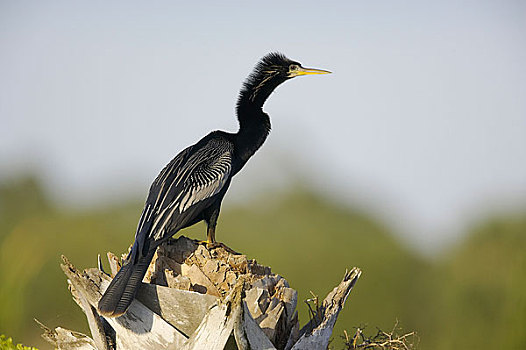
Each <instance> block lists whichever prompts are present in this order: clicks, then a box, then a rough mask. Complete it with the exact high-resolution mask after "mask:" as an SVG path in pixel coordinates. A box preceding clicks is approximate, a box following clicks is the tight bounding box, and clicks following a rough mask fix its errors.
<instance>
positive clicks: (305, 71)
mask: <svg viewBox="0 0 526 350" xmlns="http://www.w3.org/2000/svg"><path fill="white" fill-rule="evenodd" d="M329 73H332V72H329V71H328V70H323V69H315V68H303V67H299V68H298V69H296V70H294V71H291V72H289V74H290V76H291V77H297V76H300V75H311V74H329Z"/></svg>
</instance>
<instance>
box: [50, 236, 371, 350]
mask: <svg viewBox="0 0 526 350" xmlns="http://www.w3.org/2000/svg"><path fill="white" fill-rule="evenodd" d="M108 260H109V261H110V268H111V272H112V275H113V274H115V273H116V272H117V270H118V268H119V266H120V262H119V259H118V258H117V257H116V256H115V255H113V254H108ZM101 267H102V264H101V263H100V261H99V269H94V268H92V269H86V270H84V271H79V270H77V269H76V268H75V267H74V266H73V265H72V264H71V263H70V262H69V261H68V260H67V259H65V258H64V263H63V264H62V269H63V270H64V273H65V274H66V276H67V277H68V283H69V285H70V290H71V293H72V295H73V297H74V300H75V301H76V302H77V304H78V305H79V306H80V307H81V308H82V310H83V311H84V312H85V313H86V317H87V318H88V324H89V327H90V331H91V333H92V337H93V339H91V338H90V337H88V336H86V335H83V334H80V333H76V332H72V331H68V330H65V329H62V328H57V329H55V330H53V331H50V330H48V331H47V332H46V333H45V337H46V339H48V340H49V341H51V342H52V343H53V344H54V345H55V346H56V348H57V349H59V350H77V349H80V350H94V349H96V350H113V349H115V348H114V346H116V349H117V350H121V349H130V350H134V349H153V350H155V349H185V350H201V349H211V350H214V349H217V350H223V349H224V350H227V349H228V350H230V349H236V348H237V349H241V350H244V349H252V350H275V349H287V350H291V349H292V350H303V349H313V350H316V349H323V350H325V349H326V348H327V344H328V342H329V339H330V337H331V335H332V330H333V328H334V324H335V322H336V318H337V317H338V314H339V312H340V310H341V309H342V308H343V306H344V304H345V300H346V298H347V296H348V295H349V292H350V291H351V289H352V287H353V286H354V284H355V283H356V281H357V280H358V278H359V277H360V274H361V271H360V270H359V269H357V268H354V269H352V270H351V271H350V272H348V273H346V274H345V276H344V279H343V281H342V282H341V283H340V284H339V285H338V286H337V287H336V288H334V289H333V290H332V291H331V292H330V293H329V294H328V295H327V297H326V298H325V299H324V300H323V303H322V305H321V307H320V308H319V309H318V310H317V315H316V317H314V318H313V319H312V320H311V321H309V322H308V323H307V325H305V326H304V327H303V328H302V329H301V331H300V330H299V322H298V317H297V311H296V310H295V309H296V306H297V292H296V291H295V290H294V289H292V288H290V286H289V284H288V282H287V281H286V280H285V279H284V278H283V277H281V276H279V275H275V274H272V272H271V269H270V268H269V267H265V266H261V265H259V264H257V263H256V261H255V260H249V259H247V257H246V256H244V255H237V254H236V253H233V251H231V250H229V249H224V248H211V249H210V250H209V249H207V248H205V246H203V245H197V244H195V242H193V241H192V240H189V239H187V238H185V237H181V238H179V239H178V240H175V241H172V242H168V243H167V244H166V245H165V246H162V247H161V248H160V249H159V251H158V252H157V254H156V255H155V257H154V260H153V262H152V265H150V268H149V270H148V273H147V275H146V277H145V281H146V282H151V283H158V284H162V285H155V284H149V283H143V284H142V285H141V286H140V288H139V290H138V293H137V296H136V299H135V300H134V301H133V302H132V304H131V305H130V307H129V309H128V311H127V312H126V313H125V314H124V315H122V316H120V317H117V318H107V317H104V320H105V321H104V322H103V321H102V320H103V318H102V317H101V316H100V315H99V314H98V311H97V309H96V305H97V303H98V301H99V299H100V298H101V296H102V293H103V292H104V291H105V289H106V288H107V286H108V285H109V282H110V280H111V277H110V276H108V275H107V274H106V273H104V272H103V271H102V270H101ZM167 280H168V281H170V283H169V285H171V286H172V288H171V287H166V283H167ZM185 281H186V282H185ZM181 282H184V283H181ZM173 286H180V287H181V288H184V289H191V290H193V291H189V290H180V289H176V288H173ZM196 291H201V292H203V293H206V294H202V293H198V292H196ZM114 338H115V339H114ZM59 340H60V341H59Z"/></svg>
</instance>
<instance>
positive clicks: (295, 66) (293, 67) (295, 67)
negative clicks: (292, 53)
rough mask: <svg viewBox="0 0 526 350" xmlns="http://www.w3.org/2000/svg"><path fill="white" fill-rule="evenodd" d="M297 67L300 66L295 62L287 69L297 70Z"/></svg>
mask: <svg viewBox="0 0 526 350" xmlns="http://www.w3.org/2000/svg"><path fill="white" fill-rule="evenodd" d="M299 68H300V67H299V66H298V65H297V64H291V65H290V67H289V69H290V70H291V71H295V70H298V69H299Z"/></svg>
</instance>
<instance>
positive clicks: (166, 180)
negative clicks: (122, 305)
mask: <svg viewBox="0 0 526 350" xmlns="http://www.w3.org/2000/svg"><path fill="white" fill-rule="evenodd" d="M232 153H233V146H232V144H231V143H230V142H227V141H224V140H218V139H211V140H209V141H208V142H207V143H205V144H204V145H203V146H202V147H197V146H196V145H194V146H190V147H188V148H187V149H185V150H183V151H182V152H181V153H179V154H178V155H177V156H176V157H175V158H174V159H173V160H172V161H171V162H170V163H169V164H168V165H167V166H166V167H165V168H164V169H163V170H162V171H161V173H160V174H159V176H158V177H157V178H156V179H155V181H154V183H153V184H152V187H151V188H150V193H149V195H148V199H147V200H146V204H145V208H144V210H143V213H142V215H141V219H140V221H139V226H138V227H137V235H136V239H137V240H140V239H145V238H146V237H148V238H150V239H154V240H158V239H161V238H163V237H164V236H165V234H166V233H170V232H171V231H172V230H173V229H174V228H175V227H178V226H179V225H180V224H181V222H182V220H187V221H188V220H189V218H186V216H187V215H185V214H188V215H190V211H188V209H190V208H192V207H193V206H194V205H197V204H199V203H202V202H203V201H205V200H206V199H208V198H211V197H213V196H214V195H216V194H218V193H219V192H220V191H221V189H222V188H223V186H224V185H225V184H226V183H227V181H228V179H229V177H230V174H231V171H232ZM179 221H181V222H179ZM143 237H144V238H143ZM139 243H140V242H139ZM140 245H141V246H142V244H140Z"/></svg>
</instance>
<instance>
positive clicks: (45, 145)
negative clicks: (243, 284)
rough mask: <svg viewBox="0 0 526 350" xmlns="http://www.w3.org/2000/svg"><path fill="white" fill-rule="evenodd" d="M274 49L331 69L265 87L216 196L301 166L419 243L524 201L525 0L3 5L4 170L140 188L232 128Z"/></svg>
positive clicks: (62, 182) (118, 191)
mask: <svg viewBox="0 0 526 350" xmlns="http://www.w3.org/2000/svg"><path fill="white" fill-rule="evenodd" d="M272 50H279V51H281V52H283V53H285V54H286V55H288V56H289V57H291V58H293V59H295V60H298V61H300V62H302V63H303V64H304V65H305V66H313V67H318V68H325V69H329V70H331V71H333V72H334V74H332V75H330V76H316V77H303V78H297V79H294V80H292V81H290V82H287V83H286V84H284V85H283V86H281V87H280V88H279V89H278V90H277V92H276V93H275V94H274V95H273V96H271V98H270V100H269V101H268V103H267V105H266V106H265V110H266V111H267V112H268V113H269V114H270V115H271V118H272V123H273V131H272V134H271V136H270V138H269V139H268V141H267V143H266V144H265V145H264V147H263V149H262V150H261V151H260V152H259V153H258V154H257V155H256V157H255V158H254V159H253V160H252V161H251V162H250V163H249V165H248V166H247V168H246V169H245V170H244V172H243V173H242V174H240V175H239V176H238V177H237V178H236V179H235V181H234V183H233V186H232V188H231V191H230V193H229V195H228V196H227V199H226V201H225V202H226V205H228V203H232V202H236V201H240V200H244V199H246V198H247V197H248V196H250V195H251V194H253V193H254V192H252V188H253V187H254V185H255V184H257V188H256V189H255V190H254V191H256V192H257V191H261V190H262V189H264V190H267V189H272V188H274V189H280V188H282V187H283V186H285V185H287V184H289V183H290V181H291V178H292V177H293V176H296V175H297V176H300V177H302V179H303V180H305V181H308V182H309V183H311V184H314V185H316V187H317V188H318V190H319V191H328V192H330V193H332V194H335V195H336V196H338V197H339V198H340V199H341V200H343V201H346V202H349V203H351V204H356V205H359V206H361V207H364V208H366V209H367V210H370V211H371V212H373V213H377V214H378V215H380V216H381V217H382V218H383V219H384V220H386V222H388V223H389V224H391V225H393V227H394V228H395V229H397V230H398V231H399V232H401V233H403V234H404V235H405V236H406V237H408V238H410V239H411V240H412V241H413V242H415V244H416V245H417V246H421V247H424V248H430V247H434V246H438V245H440V244H441V243H444V242H447V241H448V239H451V238H452V237H453V236H454V235H456V234H457V233H458V232H459V231H461V230H462V228H463V227H465V226H466V225H467V224H469V223H470V222H472V221H473V220H475V219H476V218H477V217H480V216H482V215H484V214H485V213H487V212H490V211H493V210H497V211H499V210H507V209H510V208H512V209H513V208H524V206H525V204H526V98H525V97H526V65H525V62H526V5H525V3H524V2H522V1H440V2H436V1H432V2H431V1H429V2H423V1H362V2H355V1H341V2H337V3H329V2H320V1H312V2H306V1H295V2H288V3H285V2H283V1H265V2H250V3H249V2H246V1H239V2H209V3H206V4H205V3H203V4H200V5H196V4H190V2H181V4H179V3H176V2H174V1H150V2H145V1H112V2H108V1H82V2H81V1H5V0H2V1H0V77H1V79H0V122H1V125H2V126H1V127H0V179H1V178H4V179H5V178H9V177H10V176H14V175H15V174H16V173H17V172H18V171H20V170H24V169H28V168H34V167H37V169H39V170H40V171H42V173H43V177H44V180H45V183H46V184H47V185H48V186H49V187H48V188H49V189H50V191H51V192H53V193H54V194H55V196H56V197H57V199H59V200H62V201H63V203H67V204H68V205H69V204H70V203H73V202H79V203H83V205H84V204H86V203H88V204H89V203H98V202H100V201H108V200H114V199H115V198H120V197H121V196H123V195H126V196H142V197H144V196H145V195H146V192H147V189H148V187H149V184H150V182H151V181H152V180H153V178H154V177H155V176H156V175H157V173H158V172H159V171H160V169H161V168H162V167H163V166H164V165H165V164H166V163H167V162H168V161H169V160H170V159H171V158H172V157H173V156H174V155H175V154H176V153H177V152H178V151H179V150H181V149H182V148H184V147H186V146H187V145H189V144H192V143H194V142H195V141H197V140H198V139H199V138H200V137H202V136H203V135H205V134H206V133H208V132H209V131H210V130H213V129H226V130H235V129H236V127H237V125H236V120H235V116H234V105H235V101H236V97H237V92H238V90H239V87H240V86H241V82H242V81H243V80H244V79H245V77H246V76H247V74H248V73H249V72H250V70H251V69H252V67H253V65H254V63H255V62H256V61H257V60H258V59H259V58H260V57H261V56H262V55H264V54H266V53H267V52H269V51H272ZM291 159H294V160H292V161H291ZM292 173H293V174H294V175H291V174H292Z"/></svg>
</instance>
